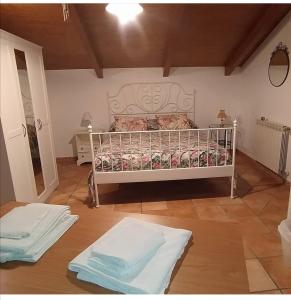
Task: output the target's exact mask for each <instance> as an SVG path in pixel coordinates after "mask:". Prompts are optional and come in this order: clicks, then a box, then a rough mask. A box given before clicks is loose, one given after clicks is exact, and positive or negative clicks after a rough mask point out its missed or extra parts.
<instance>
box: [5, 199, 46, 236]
mask: <svg viewBox="0 0 291 300" xmlns="http://www.w3.org/2000/svg"><path fill="white" fill-rule="evenodd" d="M47 213H48V205H47V204H44V205H43V204H40V203H31V204H28V205H26V206H21V207H15V208H13V209H12V210H11V211H10V212H9V213H7V214H6V215H4V216H3V217H2V218H1V219H0V237H1V238H10V239H21V238H24V237H27V236H29V235H31V234H32V232H33V231H34V230H35V228H36V226H37V225H38V224H39V222H40V221H41V220H42V219H43V218H44V217H45V216H46V214H47Z"/></svg>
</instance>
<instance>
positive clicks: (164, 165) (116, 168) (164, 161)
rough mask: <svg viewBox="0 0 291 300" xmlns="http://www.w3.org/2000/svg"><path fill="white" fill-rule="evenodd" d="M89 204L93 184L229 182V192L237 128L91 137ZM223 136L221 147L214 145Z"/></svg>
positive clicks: (233, 184) (141, 132) (105, 134)
mask: <svg viewBox="0 0 291 300" xmlns="http://www.w3.org/2000/svg"><path fill="white" fill-rule="evenodd" d="M88 129H89V134H90V144H91V155H92V170H93V172H92V173H93V183H92V184H93V185H94V192H95V195H94V196H95V203H96V206H97V207H98V206H99V199H98V189H97V185H98V184H106V183H123V182H142V181H162V180H180V179H194V178H211V177H231V192H230V196H231V198H233V197H234V189H235V177H234V169H235V152H236V130H237V122H236V121H234V122H233V126H231V127H217V128H202V129H181V130H153V131H130V132H98V133H95V132H92V126H89V127H88ZM221 135H224V139H223V143H222V142H221V140H220V137H221Z"/></svg>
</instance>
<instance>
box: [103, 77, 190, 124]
mask: <svg viewBox="0 0 291 300" xmlns="http://www.w3.org/2000/svg"><path fill="white" fill-rule="evenodd" d="M107 101H108V106H109V118H110V122H111V121H112V120H113V118H114V116H115V115H131V116H132V115H133V116H138V115H144V116H151V115H155V114H165V113H187V115H188V118H189V119H191V120H193V121H194V122H195V90H193V92H192V93H186V91H185V90H184V89H183V87H182V86H181V85H180V84H178V83H175V82H136V83H127V84H125V85H123V86H122V87H121V88H120V89H119V91H118V93H117V94H116V95H114V96H110V95H109V94H107Z"/></svg>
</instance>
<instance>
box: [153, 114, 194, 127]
mask: <svg viewBox="0 0 291 300" xmlns="http://www.w3.org/2000/svg"><path fill="white" fill-rule="evenodd" d="M156 118H157V122H158V125H159V129H161V130H166V129H168V130H171V129H190V128H191V125H190V123H189V119H188V118H187V114H170V115H157V116H156Z"/></svg>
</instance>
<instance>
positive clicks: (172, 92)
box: [88, 82, 237, 207]
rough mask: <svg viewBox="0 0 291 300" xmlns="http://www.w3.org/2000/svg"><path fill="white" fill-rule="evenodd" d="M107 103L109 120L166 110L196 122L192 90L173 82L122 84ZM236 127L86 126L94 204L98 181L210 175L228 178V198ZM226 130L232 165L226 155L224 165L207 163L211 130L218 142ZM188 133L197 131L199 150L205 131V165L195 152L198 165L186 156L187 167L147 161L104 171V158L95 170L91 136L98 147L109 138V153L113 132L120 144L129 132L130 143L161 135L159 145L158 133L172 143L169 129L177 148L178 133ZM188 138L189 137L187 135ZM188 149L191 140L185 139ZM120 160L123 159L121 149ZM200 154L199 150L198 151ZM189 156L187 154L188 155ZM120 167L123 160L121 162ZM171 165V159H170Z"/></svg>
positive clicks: (104, 182)
mask: <svg viewBox="0 0 291 300" xmlns="http://www.w3.org/2000/svg"><path fill="white" fill-rule="evenodd" d="M107 98H108V99H107V100H108V106H109V120H110V122H111V121H112V120H113V118H114V116H117V115H118V116H121V115H123V116H147V117H148V116H149V117H150V116H152V115H156V114H168V113H187V115H188V117H189V118H190V119H192V120H193V121H195V90H194V91H193V93H191V94H189V93H186V92H185V90H184V89H183V88H182V87H181V85H179V84H178V83H174V82H154V83H153V82H138V83H130V84H125V85H123V86H122V87H121V88H120V90H119V91H118V93H117V94H116V95H114V96H110V95H109V94H108V96H107ZM236 129H237V122H236V120H235V121H234V122H233V127H222V128H221V127H218V128H203V129H183V130H154V131H131V132H129V131H127V132H92V126H91V125H89V126H88V130H89V135H90V146H91V155H92V170H93V180H94V193H95V195H93V196H95V203H96V207H99V205H100V203H99V197H98V187H97V185H98V184H107V183H125V182H143V181H163V180H182V179H196V178H211V177H231V192H230V197H231V198H233V197H234V187H235V177H234V171H235V152H236ZM221 130H223V131H224V130H226V143H225V146H224V151H225V152H227V151H228V143H227V141H228V136H227V132H228V130H231V134H232V159H231V164H227V159H226V157H225V163H224V164H223V165H218V164H217V157H216V165H215V166H209V162H208V154H209V149H210V148H209V141H211V139H210V133H211V132H216V139H217V140H216V142H217V145H218V137H219V131H221ZM185 131H186V132H188V133H189V134H188V136H189V137H190V134H191V132H193V133H196V135H197V137H198V139H197V142H198V149H199V142H200V136H201V135H202V134H203V133H204V134H205V135H206V136H207V140H206V143H207V166H200V164H199V155H198V166H195V167H191V165H190V158H189V167H178V168H177V167H175V168H172V166H171V165H170V168H169V169H162V168H161V169H153V168H152V163H150V167H151V168H150V169H148V170H143V169H142V168H141V170H133V169H132V170H129V171H128V170H126V171H124V170H123V168H122V170H120V171H114V170H113V163H111V164H112V171H104V168H103V161H102V171H96V169H95V151H96V145H95V146H94V142H93V141H94V138H93V136H96V135H97V137H98V138H97V140H98V141H99V147H101V149H102V142H101V141H102V140H103V138H104V137H105V136H108V137H109V141H110V149H111V152H112V144H111V140H112V137H113V136H114V135H119V137H120V143H121V140H122V135H129V137H130V145H131V137H132V135H133V134H135V135H136V134H138V135H139V137H140V141H141V139H142V136H143V135H144V134H147V135H149V138H150V141H151V137H152V134H157V133H158V134H159V135H160V144H161V134H165V133H166V132H168V135H169V147H170V144H171V132H175V133H176V134H177V133H178V136H179V148H178V149H179V150H180V145H181V144H180V135H181V133H182V132H185ZM189 139H190V138H189ZM188 145H189V149H188V151H191V149H192V150H193V148H192V147H190V140H188ZM151 147H152V146H151V143H150V159H151V158H152V148H151ZM120 154H121V159H122V152H121V153H120ZM198 154H199V150H198ZM189 157H190V155H189ZM121 164H122V166H123V162H122V163H121ZM170 164H171V158H170Z"/></svg>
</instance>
